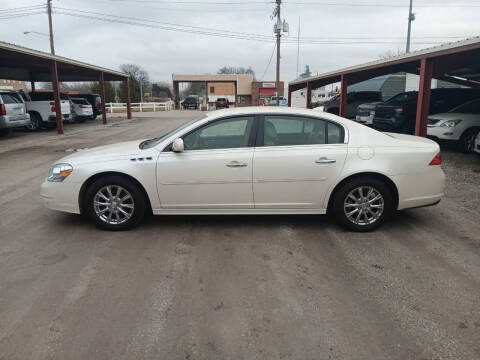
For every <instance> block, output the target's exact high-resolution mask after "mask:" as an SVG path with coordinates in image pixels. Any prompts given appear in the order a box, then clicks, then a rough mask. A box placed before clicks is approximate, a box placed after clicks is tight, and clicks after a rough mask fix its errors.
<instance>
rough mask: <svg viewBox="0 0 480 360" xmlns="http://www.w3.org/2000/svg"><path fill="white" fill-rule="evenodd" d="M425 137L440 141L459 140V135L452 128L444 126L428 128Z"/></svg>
mask: <svg viewBox="0 0 480 360" xmlns="http://www.w3.org/2000/svg"><path fill="white" fill-rule="evenodd" d="M427 135H428V136H431V137H434V138H437V139H440V140H455V141H457V140H458V139H459V138H460V135H459V134H457V131H455V128H454V127H445V126H428V127H427Z"/></svg>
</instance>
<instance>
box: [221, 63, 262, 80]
mask: <svg viewBox="0 0 480 360" xmlns="http://www.w3.org/2000/svg"><path fill="white" fill-rule="evenodd" d="M217 74H234V75H236V74H247V75H252V76H253V80H256V78H255V71H253V69H252V67H251V66H249V67H248V68H245V67H243V66H224V67H222V68H220V69H219V70H218V71H217Z"/></svg>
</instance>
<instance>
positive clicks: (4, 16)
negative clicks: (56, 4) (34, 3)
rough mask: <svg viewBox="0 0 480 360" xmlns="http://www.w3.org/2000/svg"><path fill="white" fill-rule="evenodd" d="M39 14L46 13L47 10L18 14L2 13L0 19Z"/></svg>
mask: <svg viewBox="0 0 480 360" xmlns="http://www.w3.org/2000/svg"><path fill="white" fill-rule="evenodd" d="M38 14H45V11H37V12H28V13H18V14H9V15H3V14H0V20H8V19H16V18H22V17H27V16H32V15H38Z"/></svg>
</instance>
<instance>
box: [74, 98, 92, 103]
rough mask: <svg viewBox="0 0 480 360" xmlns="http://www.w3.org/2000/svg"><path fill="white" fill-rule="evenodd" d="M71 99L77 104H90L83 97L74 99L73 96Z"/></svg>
mask: <svg viewBox="0 0 480 360" xmlns="http://www.w3.org/2000/svg"><path fill="white" fill-rule="evenodd" d="M71 100H72V101H73V102H74V103H75V104H78V105H90V104H89V103H88V101H87V100H85V99H75V98H73V99H71Z"/></svg>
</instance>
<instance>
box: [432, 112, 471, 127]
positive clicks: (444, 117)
mask: <svg viewBox="0 0 480 360" xmlns="http://www.w3.org/2000/svg"><path fill="white" fill-rule="evenodd" d="M464 117H465V114H463V113H454V112H448V113H441V114H434V115H429V116H428V118H429V119H433V120H438V121H439V122H438V123H437V124H440V122H441V121H446V120H457V119H462V118H464Z"/></svg>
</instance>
